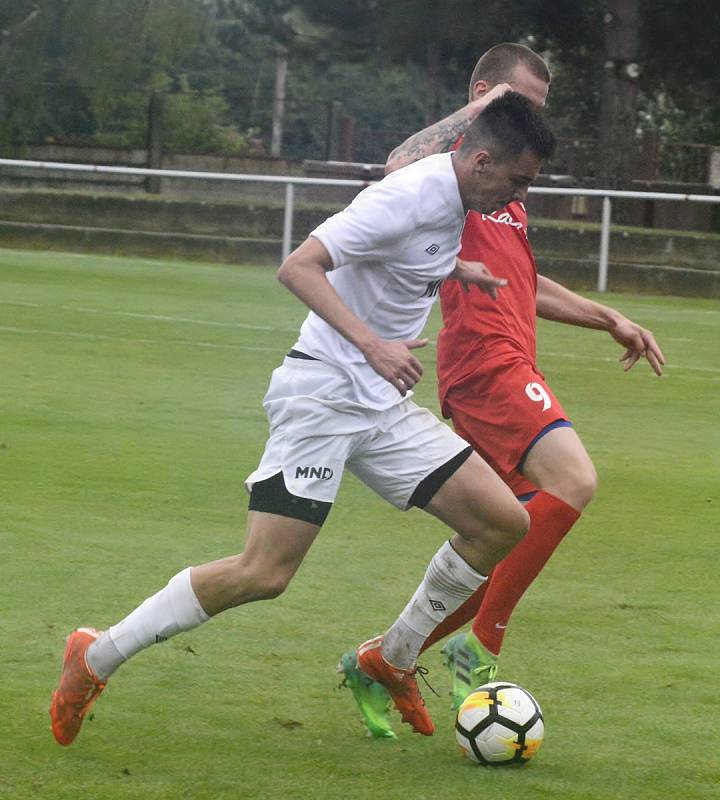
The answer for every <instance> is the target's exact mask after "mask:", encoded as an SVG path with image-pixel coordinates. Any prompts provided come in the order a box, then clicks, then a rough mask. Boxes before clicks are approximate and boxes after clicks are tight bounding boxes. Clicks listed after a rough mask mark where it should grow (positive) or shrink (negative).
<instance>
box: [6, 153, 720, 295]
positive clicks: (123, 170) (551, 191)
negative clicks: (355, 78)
mask: <svg viewBox="0 0 720 800" xmlns="http://www.w3.org/2000/svg"><path fill="white" fill-rule="evenodd" d="M369 166H370V165H369ZM0 167H16V168H31V169H48V170H62V171H66V172H95V173H101V174H121V175H143V176H148V177H159V178H202V179H204V180H222V181H239V182H245V183H279V184H284V185H285V208H284V214H283V236H282V259H283V261H284V260H285V259H286V258H287V257H288V255H289V254H290V251H291V249H292V236H293V215H294V206H295V186H298V185H300V186H355V187H358V188H364V187H366V186H369V185H370V184H371V183H373V181H362V180H342V179H333V178H298V177H292V176H283V175H246V174H243V173H232V172H231V173H227V172H203V171H192V170H172V169H148V168H146V167H117V166H105V165H98V164H65V163H62V162H56V161H25V160H20V159H11V158H0ZM530 192H531V193H533V194H545V195H565V196H568V197H601V198H602V220H601V225H600V252H599V260H598V276H597V290H598V292H606V291H607V277H608V260H609V254H610V228H611V224H612V200H613V199H638V200H671V201H675V202H690V203H720V196H718V195H704V194H682V193H675V192H633V191H621V190H611V189H572V188H564V187H554V186H531V187H530Z"/></svg>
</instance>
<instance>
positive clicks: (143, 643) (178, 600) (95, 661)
mask: <svg viewBox="0 0 720 800" xmlns="http://www.w3.org/2000/svg"><path fill="white" fill-rule="evenodd" d="M191 571H192V567H188V568H187V569H184V570H183V571H182V572H179V573H178V574H177V575H175V576H174V577H173V578H171V579H170V581H169V582H168V585H167V586H166V587H165V588H164V589H161V590H160V591H159V592H158V593H157V594H154V595H153V596H152V597H148V599H147V600H145V602H144V603H143V604H142V605H140V606H138V607H137V608H136V609H135V610H134V611H132V612H131V613H130V614H128V616H127V617H125V619H123V620H122V621H121V622H118V624H117V625H113V626H112V627H111V628H108V630H106V631H105V633H103V634H102V636H101V637H100V638H99V639H97V641H95V642H93V643H92V644H91V645H90V647H89V648H88V650H87V654H86V659H87V663H88V666H89V667H90V669H91V670H92V671H93V672H94V673H95V674H96V675H97V676H98V678H100V680H107V679H108V678H109V677H110V675H112V673H113V672H115V670H116V669H117V668H118V667H119V666H120V665H121V664H122V663H123V662H125V661H127V660H128V658H131V657H132V656H134V655H135V653H138V652H140V650H144V649H145V648H146V647H150V645H152V644H156V643H157V642H164V641H165V640H166V639H169V638H170V637H171V636H175V634H177V633H182V632H183V631H189V630H192V629H193V628H197V627H198V625H202V624H203V622H207V621H208V619H210V617H208V615H207V614H206V613H205V612H204V611H203V608H202V606H201V605H200V601H199V600H198V599H197V596H196V594H195V592H194V591H193V588H192V584H191V583H190V573H191Z"/></svg>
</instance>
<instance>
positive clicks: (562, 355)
mask: <svg viewBox="0 0 720 800" xmlns="http://www.w3.org/2000/svg"><path fill="white" fill-rule="evenodd" d="M541 356H547V357H549V358H569V359H572V360H574V361H605V362H606V363H608V364H617V363H618V362H619V359H617V358H608V357H607V356H583V355H578V354H577V353H554V352H552V351H550V350H543V351H541ZM663 369H664V370H666V369H668V370H676V369H681V370H689V371H691V372H711V373H714V374H718V375H720V369H718V368H717V367H695V366H692V365H689V364H665V366H664V367H663Z"/></svg>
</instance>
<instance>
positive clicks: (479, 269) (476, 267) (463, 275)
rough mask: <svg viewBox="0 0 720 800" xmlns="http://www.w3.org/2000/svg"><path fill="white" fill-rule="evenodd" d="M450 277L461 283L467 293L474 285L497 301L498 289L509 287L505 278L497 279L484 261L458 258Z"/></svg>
mask: <svg viewBox="0 0 720 800" xmlns="http://www.w3.org/2000/svg"><path fill="white" fill-rule="evenodd" d="M448 277H449V278H452V279H454V280H458V281H460V283H461V284H462V285H463V289H464V290H465V291H466V292H467V291H469V289H470V285H471V284H472V285H475V286H477V287H478V288H479V289H480V290H481V291H483V292H485V293H486V294H489V295H490V297H492V298H493V299H497V290H498V289H501V288H502V287H503V286H507V281H506V280H505V278H496V277H495V276H494V275H493V274H492V273H491V272H490V270H489V269H488V268H487V267H486V266H485V264H483V263H482V261H463V260H462V259H461V258H458V259H457V260H456V262H455V269H454V270H453V271H452V272H451V273H450V275H449V276H448Z"/></svg>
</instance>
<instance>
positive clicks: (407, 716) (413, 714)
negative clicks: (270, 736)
mask: <svg viewBox="0 0 720 800" xmlns="http://www.w3.org/2000/svg"><path fill="white" fill-rule="evenodd" d="M382 643H383V637H382V636H376V637H375V638H374V639H370V640H369V641H367V642H365V643H364V644H361V645H360V647H358V649H357V661H358V666H359V667H360V669H361V670H362V671H363V672H364V673H365V674H366V675H369V676H370V677H371V678H373V679H374V680H376V681H377V682H378V683H381V684H382V685H383V686H384V687H385V688H386V689H387V691H388V694H389V695H390V697H391V698H392V701H393V703H394V704H395V708H397V710H398V711H399V712H400V716H401V717H402V720H403V722H407V723H408V724H409V725H411V726H412V728H413V730H414V731H416V732H417V733H422V734H423V736H432V734H433V732H434V730H435V726H434V725H433V721H432V719H430V714H428V711H427V709H426V708H425V701H424V700H423V699H422V695H421V694H420V690H419V689H418V685H417V681H416V680H415V673H416V672H417V670H416V669H413V670H408V669H400V668H399V667H395V666H393V665H392V664H390V663H389V662H388V661H386V660H385V659H384V658H383V654H382Z"/></svg>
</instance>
